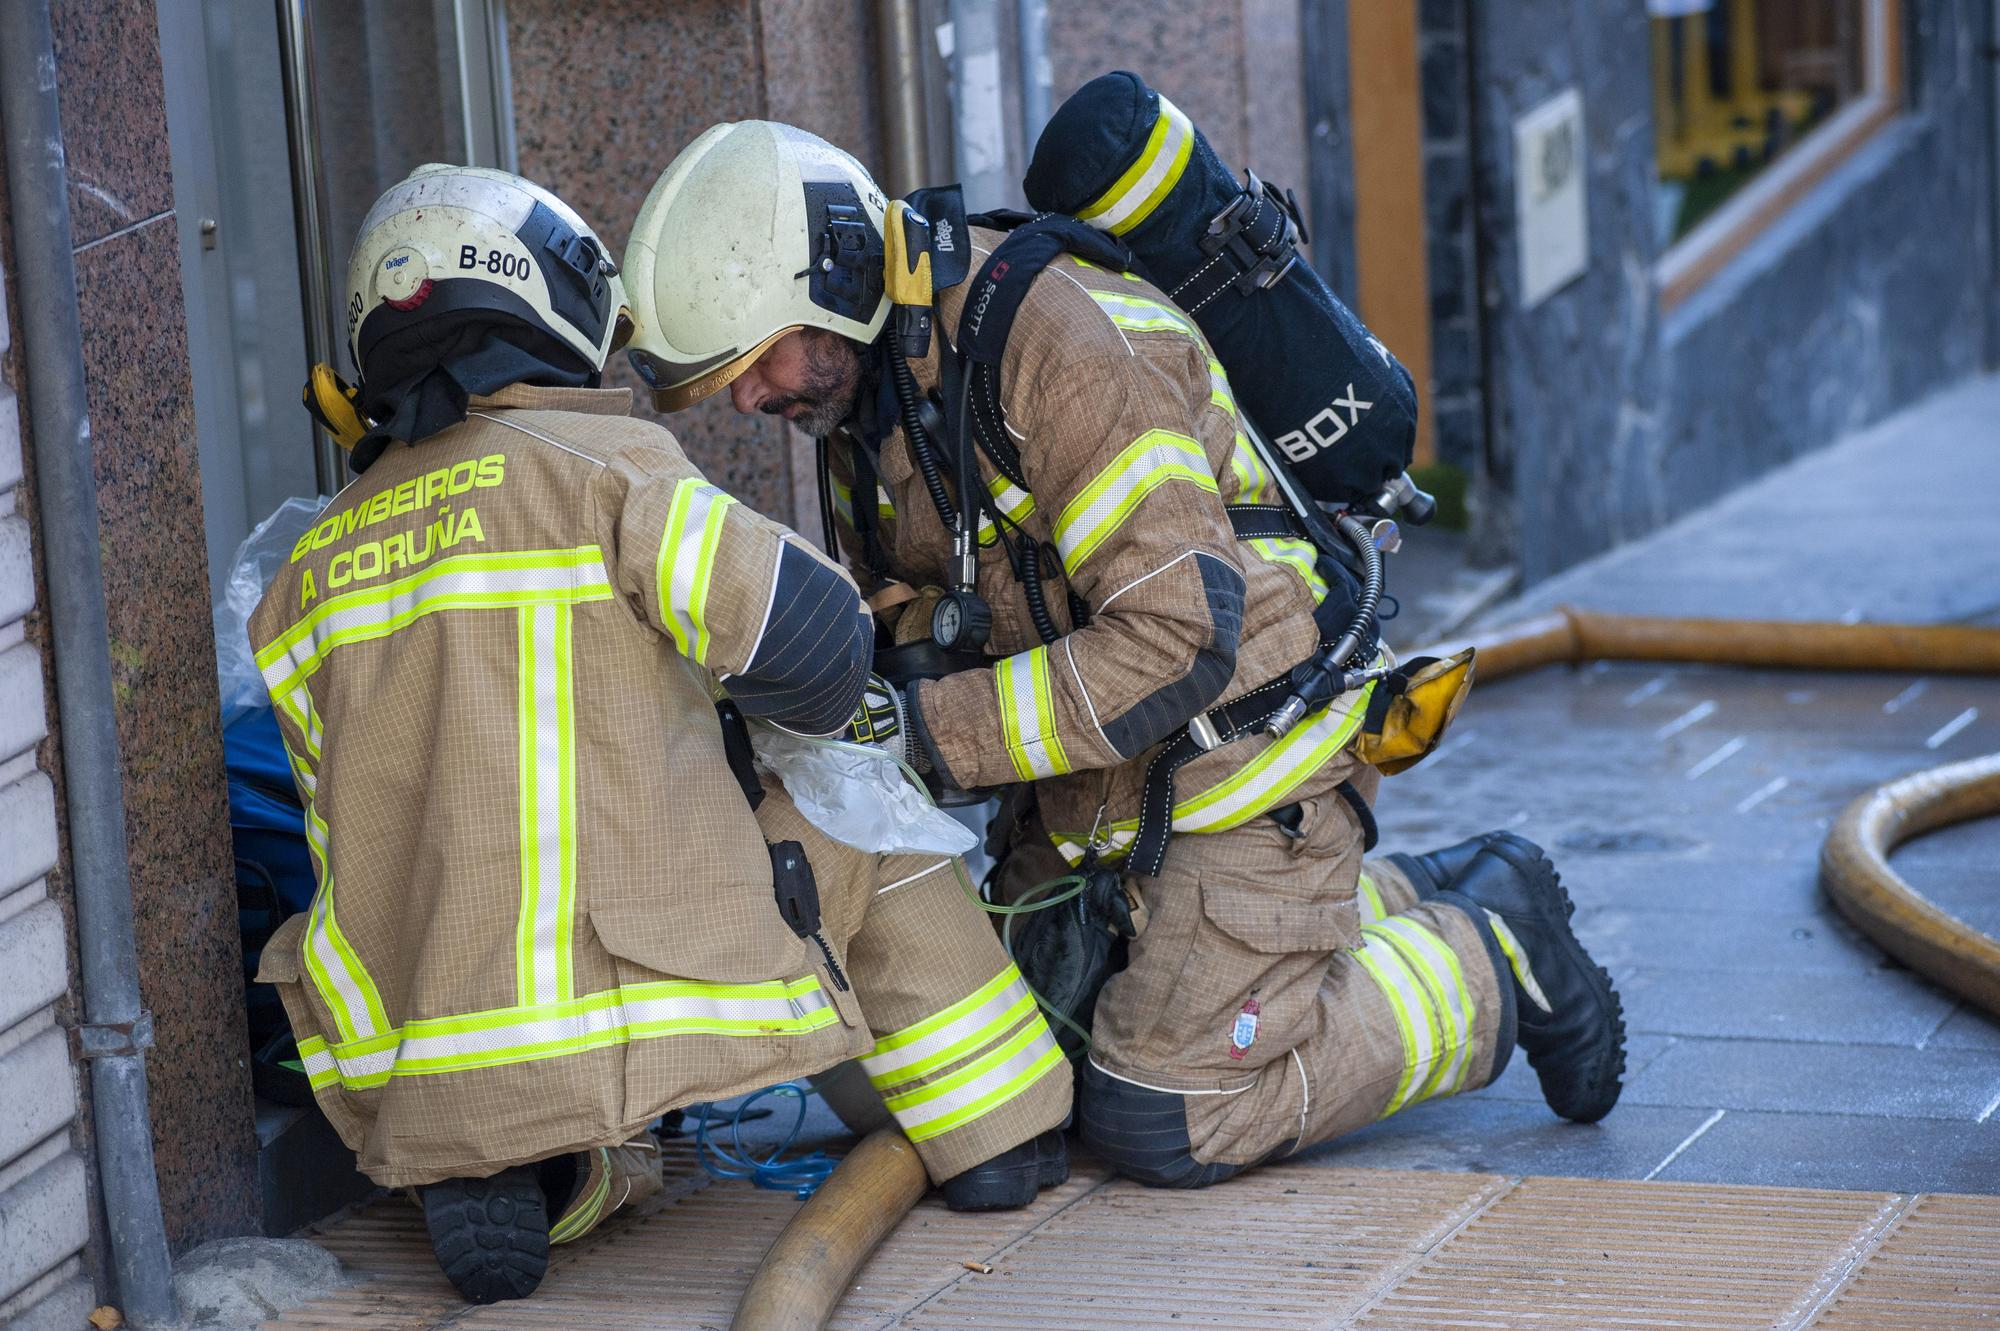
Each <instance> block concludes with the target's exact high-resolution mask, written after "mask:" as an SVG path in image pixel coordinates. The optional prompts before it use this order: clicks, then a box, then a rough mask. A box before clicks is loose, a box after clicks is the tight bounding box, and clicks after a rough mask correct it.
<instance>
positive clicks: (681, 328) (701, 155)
mask: <svg viewBox="0 0 2000 1331" xmlns="http://www.w3.org/2000/svg"><path fill="white" fill-rule="evenodd" d="M886 206H887V200H886V199H884V197H883V195H882V190H881V188H880V187H879V186H877V185H876V184H875V182H874V181H873V180H871V179H870V178H869V176H868V172H867V171H865V170H864V169H862V166H861V163H859V162H857V161H855V160H854V158H852V157H850V156H849V155H848V154H846V153H844V152H842V151H841V150H840V149H838V148H836V147H834V146H833V145H832V144H830V143H828V142H827V141H826V140H825V139H822V138H820V137H819V136H818V135H815V134H808V133H806V132H805V131H804V130H802V129H794V128H793V127H792V126H790V125H780V124H775V123H773V122H771V121H768V120H743V121H738V122H735V123H733V124H723V125H717V126H715V127H714V128H712V129H710V130H708V131H707V132H706V133H704V134H703V135H702V136H701V137H700V138H698V139H696V140H695V141H694V142H693V143H690V144H689V145H688V146H687V147H686V148H684V149H682V151H681V154H680V156H678V157H676V158H675V159H674V160H673V163H672V164H671V165H670V166H668V167H667V169H666V171H665V172H664V173H663V174H662V175H661V176H660V178H659V180H658V181H657V182H655V183H654V185H653V191H652V193H650V194H648V195H647V196H646V202H645V204H644V206H642V207H641V208H640V209H639V216H638V218H637V219H636V220H635V221H634V222H633V223H632V240H631V243H630V244H628V245H627V246H626V247H625V272H626V275H627V276H628V277H629V278H630V279H631V283H632V309H633V313H634V316H635V318H636V320H637V323H638V329H637V331H636V332H635V333H634V334H633V338H632V346H631V349H630V350H629V351H628V352H627V353H626V354H627V355H629V356H630V357H631V360H632V367H633V368H634V369H635V370H637V371H638V372H639V377H640V378H641V379H644V380H645V381H646V384H647V386H648V387H650V388H651V389H652V390H653V402H654V405H655V406H657V407H659V408H661V409H662V410H665V411H679V410H680V409H681V408H683V407H687V406H691V405H693V404H694V403H696V402H699V401H700V400H701V399H702V398H705V397H707V396H708V395H709V394H711V393H713V392H715V391H717V390H718V389H720V388H723V387H725V386H726V385H727V384H728V383H729V381H730V380H732V379H734V378H736V376H737V375H739V374H741V373H743V371H744V370H746V369H748V368H749V367H750V365H751V364H752V363H753V362H754V361H756V359H757V357H758V356H760V355H762V354H763V352H764V350H765V348H767V347H769V346H770V345H771V344H772V343H773V342H776V341H777V340H778V339H779V338H781V337H783V336H784V335H785V334H786V333H789V332H792V331H793V330H795V329H799V328H825V329H829V330H831V331H833V332H836V333H839V334H841V335H842V336H844V337H849V338H853V339H854V340H855V341H857V342H872V341H874V340H875V337H876V335H877V334H878V333H880V332H881V331H882V324H883V321H884V320H886V319H887V318H888V317H889V302H888V301H887V299H885V298H884V296H883V291H882V217H883V212H884V210H885V208H886Z"/></svg>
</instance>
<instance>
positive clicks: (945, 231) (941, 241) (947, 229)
mask: <svg viewBox="0 0 2000 1331" xmlns="http://www.w3.org/2000/svg"><path fill="white" fill-rule="evenodd" d="M937 247H938V248H939V249H941V250H943V251H944V252H945V253H946V254H953V253H956V252H957V250H958V246H957V244H955V243H954V242H953V240H952V232H951V222H950V220H949V219H947V218H943V217H940V218H939V219H938V224H937Z"/></svg>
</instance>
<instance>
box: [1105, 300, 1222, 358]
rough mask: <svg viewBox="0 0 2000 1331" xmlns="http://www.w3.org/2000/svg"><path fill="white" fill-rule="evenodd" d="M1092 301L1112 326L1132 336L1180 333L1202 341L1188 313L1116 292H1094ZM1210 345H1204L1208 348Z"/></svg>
mask: <svg viewBox="0 0 2000 1331" xmlns="http://www.w3.org/2000/svg"><path fill="white" fill-rule="evenodd" d="M1090 298H1091V299H1092V300H1094V301H1096V302H1097V308H1099V309H1100V310H1103V311H1104V313H1105V314H1106V315H1107V316H1109V318H1110V320H1111V322H1112V323H1114V324H1117V325H1118V326H1119V327H1120V328H1123V329H1125V330H1127V331H1128V332H1133V333H1157V332H1169V333H1179V334H1181V335H1182V336H1184V337H1191V338H1193V339H1194V340H1195V341H1196V342H1201V334H1200V333H1197V332H1196V331H1195V330H1194V324H1193V322H1192V321H1190V320H1189V319H1188V317H1187V316H1186V315H1185V314H1182V313H1181V312H1180V311H1179V310H1177V309H1175V308H1174V307H1173V306H1171V305H1167V304H1163V303H1162V302H1160V301H1157V300H1148V299H1147V298H1146V297H1144V296H1125V295H1120V294H1119V293H1118V292H1116V291H1093V292H1091V293H1090ZM1207 345H1208V344H1207V343H1206V342H1202V346H1203V347H1204V348H1205V347H1206V346H1207Z"/></svg>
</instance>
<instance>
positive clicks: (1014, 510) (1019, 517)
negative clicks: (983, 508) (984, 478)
mask: <svg viewBox="0 0 2000 1331" xmlns="http://www.w3.org/2000/svg"><path fill="white" fill-rule="evenodd" d="M986 488H987V490H988V491H989V492H990V493H991V494H992V496H993V500H994V502H995V503H996V504H998V505H999V506H1000V511H1001V513H1003V514H1005V515H1006V517H1007V520H1008V521H1010V522H1012V523H1014V524H1015V525H1016V526H1019V525H1020V524H1021V523H1023V522H1025V521H1027V518H1028V515H1029V514H1030V513H1033V512H1034V511H1035V497H1034V496H1033V495H1031V494H1029V493H1028V492H1027V491H1026V490H1023V489H1021V488H1020V487H1019V486H1017V485H1015V484H1014V483H1013V482H1012V481H1010V480H1008V479H1007V478H1006V477H1005V476H995V477H994V478H993V479H992V480H990V481H988V482H987V483H986ZM999 536H1000V532H999V530H998V528H997V527H996V526H995V524H994V522H993V519H992V518H989V517H981V518H980V519H979V543H980V544H981V545H991V544H993V542H994V541H996V540H998V539H999Z"/></svg>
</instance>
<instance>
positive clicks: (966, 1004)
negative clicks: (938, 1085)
mask: <svg viewBox="0 0 2000 1331" xmlns="http://www.w3.org/2000/svg"><path fill="white" fill-rule="evenodd" d="M1019 983H1021V971H1020V968H1019V967H1017V966H1015V965H1013V964H1012V963H1011V962H1010V963H1008V966H1007V969H1006V970H1003V971H1001V972H1000V973H999V974H998V975H996V976H994V977H993V978H992V979H990V980H988V981H987V982H986V983H985V984H983V985H981V986H979V988H977V989H975V990H973V991H972V992H971V993H969V994H967V995H966V996H965V997H964V998H961V999H959V1000H958V1001H957V1002H956V1003H953V1004H952V1005H951V1006H950V1007H948V1008H943V1009H941V1010H939V1011H937V1012H933V1013H932V1014H931V1015H930V1016H928V1017H925V1018H924V1019H923V1020H922V1021H920V1022H917V1023H915V1024H914V1025H911V1026H905V1027H904V1028H903V1029H902V1030H900V1031H897V1032H896V1033H895V1034H894V1035H885V1036H883V1037H882V1038H881V1039H879V1040H877V1041H876V1042H875V1047H874V1048H873V1049H872V1050H870V1051H869V1052H868V1054H867V1055H866V1056H867V1057H869V1058H874V1059H880V1058H882V1057H883V1056H884V1055H887V1054H889V1053H892V1052H893V1051H895V1050H898V1049H905V1048H908V1047H909V1046H910V1045H913V1044H917V1043H919V1042H922V1041H927V1040H928V1039H929V1038H930V1037H931V1036H933V1035H937V1034H939V1033H941V1032H943V1031H946V1030H949V1029H950V1028H951V1027H953V1026H955V1025H957V1024H958V1023H960V1022H962V1021H964V1020H965V1018H966V1017H967V1016H968V1015H969V1014H971V1013H974V1012H977V1011H978V1010H979V1009H980V1008H981V1007H983V1006H985V1005H986V1004H988V1003H990V1002H991V1001H992V1000H993V999H994V998H995V997H997V996H999V995H1001V994H1003V993H1004V992H1005V991H1006V990H1007V988H1008V987H1009V986H1010V985H1014V984H1019Z"/></svg>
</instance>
